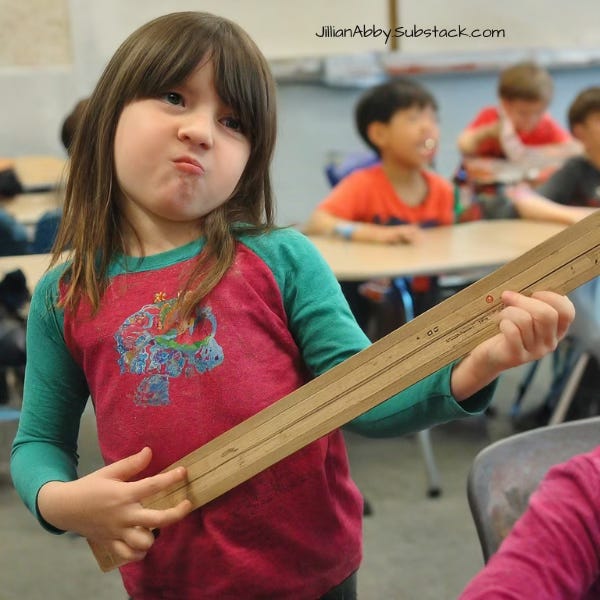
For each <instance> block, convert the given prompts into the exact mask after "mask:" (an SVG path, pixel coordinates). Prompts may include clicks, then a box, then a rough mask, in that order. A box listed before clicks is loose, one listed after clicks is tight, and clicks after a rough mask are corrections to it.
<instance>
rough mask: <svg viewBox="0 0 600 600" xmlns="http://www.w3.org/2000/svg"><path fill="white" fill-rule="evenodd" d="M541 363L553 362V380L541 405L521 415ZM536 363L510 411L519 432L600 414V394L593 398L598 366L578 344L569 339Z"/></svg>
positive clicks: (569, 337)
mask: <svg viewBox="0 0 600 600" xmlns="http://www.w3.org/2000/svg"><path fill="white" fill-rule="evenodd" d="M542 360H547V361H551V365H550V366H551V381H550V385H549V388H548V391H547V393H546V394H545V396H544V397H543V399H542V401H541V402H540V404H539V405H538V406H537V407H535V408H534V409H533V410H531V411H530V412H528V413H524V412H522V410H521V408H522V404H523V400H524V398H525V396H526V394H527V392H528V391H529V389H530V387H531V385H532V382H533V380H534V378H535V376H536V374H537V373H538V371H539V368H540V365H541V362H542ZM542 360H538V361H535V362H533V363H532V364H531V365H530V366H529V368H528V370H527V372H526V374H525V376H524V378H523V381H522V383H521V384H520V386H519V388H518V389H517V393H516V396H515V399H514V401H513V404H512V406H511V409H510V416H511V419H512V422H513V426H514V427H515V429H517V430H526V429H532V428H535V427H541V426H543V425H547V424H549V425H557V424H558V423H562V422H563V421H567V420H573V419H581V418H586V417H592V416H595V415H597V414H599V413H600V394H595V397H593V396H594V394H592V395H590V394H589V393H588V392H589V389H590V388H591V387H592V386H591V385H590V384H589V383H590V382H588V381H587V380H590V379H591V380H594V381H593V382H592V383H593V385H594V386H597V375H598V370H599V369H598V364H597V361H596V360H595V359H594V358H593V357H592V356H591V354H590V353H589V352H586V351H584V350H583V349H582V348H581V346H580V344H579V343H578V341H577V340H576V339H575V338H573V337H571V336H567V337H566V338H564V339H563V340H561V341H560V343H559V344H558V347H557V348H556V350H555V351H554V352H553V353H552V354H551V355H550V356H549V357H546V358H545V359H542Z"/></svg>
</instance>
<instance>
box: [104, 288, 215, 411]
mask: <svg viewBox="0 0 600 600" xmlns="http://www.w3.org/2000/svg"><path fill="white" fill-rule="evenodd" d="M176 302H177V299H176V298H174V299H171V300H165V297H164V294H162V293H159V294H156V296H155V302H154V304H146V305H145V306H143V307H142V308H140V310H138V311H137V312H135V313H134V314H132V315H131V316H129V317H127V319H125V321H124V323H123V324H122V325H121V326H120V327H119V329H118V330H117V332H116V333H115V336H114V338H115V342H116V350H117V352H118V354H119V360H118V363H119V368H120V371H121V373H128V372H129V373H133V374H136V375H147V376H146V377H144V379H143V380H142V382H141V383H140V384H139V385H138V387H137V389H136V392H135V399H134V402H135V404H137V405H139V406H164V405H167V404H169V403H170V399H169V380H170V379H171V378H172V377H179V376H180V375H182V374H183V375H184V376H186V377H189V376H190V375H192V374H193V373H194V371H196V372H198V373H205V372H207V371H210V370H212V369H214V368H215V367H217V366H219V365H220V364H221V363H222V362H223V359H224V354H223V349H222V348H221V346H220V345H219V344H218V342H217V340H216V337H215V336H216V332H217V320H216V318H215V316H214V314H213V312H212V310H211V309H210V307H209V306H198V307H196V311H195V314H194V317H193V318H191V319H190V320H189V321H188V323H187V324H186V327H185V329H180V328H178V327H177V324H176V323H175V322H174V321H175V320H171V319H169V316H171V315H172V312H173V310H174V308H175V304H176Z"/></svg>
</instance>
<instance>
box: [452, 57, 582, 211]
mask: <svg viewBox="0 0 600 600" xmlns="http://www.w3.org/2000/svg"><path fill="white" fill-rule="evenodd" d="M552 95H553V82H552V78H551V77H550V74H549V73H548V72H547V71H546V70H545V69H544V68H542V67H540V66H538V65H536V64H534V63H531V62H524V63H518V64H516V65H514V66H511V67H508V68H507V69H505V70H504V71H502V73H501V74H500V79H499V81H498V97H499V104H498V106H488V107H486V108H484V109H483V110H481V111H480V113H479V114H478V115H477V116H476V117H475V119H474V120H473V121H472V122H471V123H470V124H469V125H468V126H467V127H466V128H465V129H464V130H463V131H462V133H461V134H460V135H459V137H458V148H459V150H460V151H461V153H462V154H463V156H464V158H463V162H462V165H461V167H460V168H459V169H458V171H457V174H456V176H455V182H456V184H457V185H458V186H459V189H460V197H461V199H463V201H462V210H461V211H460V214H459V218H458V220H459V221H472V220H477V219H482V218H483V219H494V218H515V217H518V216H521V215H520V214H519V212H518V210H515V207H514V206H513V205H512V203H511V202H510V199H509V198H507V196H506V195H505V193H504V184H507V183H512V184H514V183H518V182H520V181H537V182H539V181H541V180H543V179H544V178H545V177H547V176H548V174H549V173H551V172H552V171H553V170H554V169H556V168H557V167H559V166H560V165H561V164H562V163H563V162H564V160H565V158H567V157H569V156H572V155H573V154H576V153H577V152H579V151H580V147H579V145H578V143H577V142H576V141H574V140H573V139H572V138H571V137H570V136H569V134H568V133H567V132H566V131H565V130H564V129H563V128H562V127H560V125H558V123H556V122H555V121H554V119H553V118H552V117H551V116H550V115H549V114H548V113H547V108H548V106H549V104H550V101H551V100H552ZM482 173H483V174H484V176H482Z"/></svg>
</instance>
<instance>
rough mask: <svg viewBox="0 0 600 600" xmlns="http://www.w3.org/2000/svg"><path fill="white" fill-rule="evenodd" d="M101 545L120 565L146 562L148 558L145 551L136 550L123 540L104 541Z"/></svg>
mask: <svg viewBox="0 0 600 600" xmlns="http://www.w3.org/2000/svg"><path fill="white" fill-rule="evenodd" d="M101 544H102V546H104V547H105V548H106V550H107V552H108V553H109V554H110V555H111V556H113V557H114V559H115V562H116V563H118V564H125V563H128V562H135V561H138V560H144V558H145V557H146V552H145V551H143V550H135V549H134V548H132V547H131V546H129V545H128V544H127V543H125V542H124V541H122V540H110V541H108V540H102V541H101Z"/></svg>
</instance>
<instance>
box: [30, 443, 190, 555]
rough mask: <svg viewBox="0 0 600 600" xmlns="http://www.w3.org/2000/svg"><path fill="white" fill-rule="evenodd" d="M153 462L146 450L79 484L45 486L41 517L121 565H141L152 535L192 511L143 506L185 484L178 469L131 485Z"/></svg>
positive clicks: (184, 504)
mask: <svg viewBox="0 0 600 600" xmlns="http://www.w3.org/2000/svg"><path fill="white" fill-rule="evenodd" d="M151 458H152V451H151V450H150V448H144V449H143V450H141V451H140V452H138V453H137V454H133V455H131V456H128V457H127V458H124V459H122V460H120V461H118V462H115V463H113V464H112V465H109V466H107V467H104V468H102V469H99V470H98V471H95V472H93V473H90V474H89V475H86V476H85V477H82V478H81V479H77V480H75V481H69V482H60V481H52V482H49V483H47V484H46V485H44V486H43V487H42V488H41V489H40V492H39V494H38V507H39V511H40V514H41V515H42V517H43V518H44V519H45V520H46V521H47V522H48V523H50V524H51V525H53V526H54V527H56V528H58V529H62V530H65V531H74V532H76V533H79V534H80V535H82V536H84V537H86V538H88V539H89V540H93V541H95V542H98V543H101V544H102V545H103V546H104V547H106V549H107V550H109V551H110V552H111V554H112V555H113V556H115V557H118V558H120V559H122V560H123V561H124V562H130V561H134V560H141V559H143V558H144V556H145V555H146V552H148V550H149V549H150V547H151V546H152V544H153V543H154V534H153V533H152V531H153V530H154V529H159V528H161V527H166V526H167V525H171V524H173V523H176V522H177V521H180V520H181V519H183V517H185V516H186V515H187V514H188V513H189V512H190V511H191V509H192V505H191V503H190V502H189V500H184V501H183V502H181V503H180V504H179V505H177V506H176V507H174V508H170V509H166V510H155V509H149V508H144V507H143V506H142V504H141V501H142V500H143V499H144V498H147V497H148V496H151V495H152V494H154V493H156V492H159V491H162V490H164V489H165V488H167V487H168V486H170V485H171V484H173V483H176V482H178V481H184V480H185V478H186V471H185V469H184V468H183V467H178V468H176V469H173V470H171V471H167V472H166V473H159V474H158V475H154V476H152V477H147V478H145V479H141V480H139V481H130V479H132V478H133V477H135V475H137V474H138V473H140V472H141V471H143V470H144V469H145V468H146V467H147V466H148V464H149V463H150V459H151Z"/></svg>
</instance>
